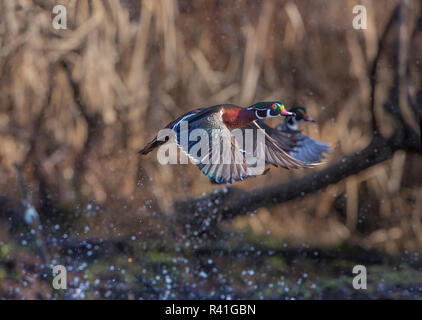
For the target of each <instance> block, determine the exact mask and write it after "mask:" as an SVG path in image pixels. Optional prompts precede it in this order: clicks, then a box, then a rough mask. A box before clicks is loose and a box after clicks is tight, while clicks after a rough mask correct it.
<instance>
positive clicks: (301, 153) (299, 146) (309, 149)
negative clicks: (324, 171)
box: [273, 124, 331, 163]
mask: <svg viewBox="0 0 422 320" xmlns="http://www.w3.org/2000/svg"><path fill="white" fill-rule="evenodd" d="M273 137H274V138H275V139H277V138H278V137H291V138H292V139H295V140H296V145H295V147H294V148H293V150H290V151H289V154H290V155H291V156H292V157H294V158H295V159H298V160H300V161H304V162H311V163H321V162H322V161H323V160H324V159H325V155H324V154H329V153H330V151H331V148H330V145H329V144H327V143H325V142H321V141H318V140H314V139H312V138H310V137H308V136H307V135H305V134H303V133H301V132H300V131H289V130H285V129H284V128H283V126H282V124H280V125H278V126H277V127H276V130H274V132H273Z"/></svg>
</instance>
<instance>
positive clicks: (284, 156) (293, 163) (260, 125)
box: [241, 121, 316, 169]
mask: <svg viewBox="0 0 422 320" xmlns="http://www.w3.org/2000/svg"><path fill="white" fill-rule="evenodd" d="M246 129H252V130H254V131H255V132H260V133H263V134H264V137H265V140H264V143H262V142H260V141H259V139H257V138H256V137H254V144H253V150H254V153H253V155H254V156H256V155H257V151H258V150H263V151H264V153H265V163H266V164H271V165H274V166H276V167H278V166H280V167H283V168H286V169H288V168H312V167H314V166H315V165H316V163H309V162H305V161H302V160H299V159H297V158H295V157H293V156H292V155H290V154H289V153H290V152H292V151H293V150H294V148H295V147H296V139H295V138H288V137H286V136H284V135H281V134H277V135H274V133H275V129H273V128H271V127H270V126H268V125H266V124H265V123H264V122H263V121H259V122H258V121H253V122H251V123H249V124H248V125H246V126H244V127H242V128H241V130H243V131H244V132H245V131H246ZM244 136H246V133H245V134H244ZM247 151H248V150H244V152H245V153H248V152H247Z"/></svg>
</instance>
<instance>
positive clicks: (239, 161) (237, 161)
mask: <svg viewBox="0 0 422 320" xmlns="http://www.w3.org/2000/svg"><path fill="white" fill-rule="evenodd" d="M219 117H220V114H219V112H210V113H202V114H192V115H190V116H189V117H187V118H185V119H184V120H186V122H185V123H182V122H179V123H176V124H175V126H174V127H173V131H174V132H175V138H176V139H175V140H176V143H177V145H178V146H179V148H180V149H181V150H182V151H183V153H184V154H186V155H187V156H188V157H189V158H190V159H191V160H192V162H193V163H194V164H196V165H197V166H198V168H199V170H201V172H202V173H203V174H205V175H207V176H208V177H209V178H210V179H211V181H213V182H216V183H232V181H238V180H243V179H245V178H247V177H251V176H256V175H258V174H261V171H260V169H259V168H257V167H254V166H253V165H251V164H249V163H248V162H247V161H246V159H245V157H244V154H243V153H242V152H241V150H240V149H239V144H238V142H237V140H236V138H235V137H234V136H233V135H232V134H231V132H230V130H229V129H228V128H227V126H226V125H224V123H222V122H221V119H220V118H219ZM263 169H264V168H263ZM263 171H264V170H262V172H263Z"/></svg>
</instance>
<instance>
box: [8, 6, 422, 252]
mask: <svg viewBox="0 0 422 320" xmlns="http://www.w3.org/2000/svg"><path fill="white" fill-rule="evenodd" d="M56 3H61V4H65V5H66V7H67V10H68V27H69V28H68V30H65V31H64V30H61V31H56V30H54V29H53V28H52V27H51V17H52V15H51V8H52V6H53V5H54V4H56ZM365 3H366V5H367V6H368V19H369V20H368V26H369V29H368V30H367V31H355V30H354V29H353V28H352V24H351V21H352V18H353V17H352V9H351V8H352V7H353V5H354V4H355V2H354V1H348V2H340V1H323V0H319V1H312V2H310V1H297V2H296V1H295V2H293V1H246V0H237V1H233V2H232V1H230V2H229V1H192V2H190V1H182V0H181V1H178V2H176V1H170V0H157V1H152V0H151V1H150V0H144V1H142V2H140V3H138V2H137V1H130V0H125V1H115V0H108V1H107V0H104V1H99V0H93V1H86V0H75V1H47V0H46V1H35V0H17V1H10V0H3V1H1V2H0V41H1V45H0V70H1V73H0V84H1V85H0V176H1V177H2V179H1V181H0V193H1V194H5V195H9V196H11V197H17V196H18V189H17V186H16V176H15V172H14V170H13V166H12V165H13V163H22V164H24V166H25V174H26V177H27V179H28V180H29V181H30V183H31V187H32V190H33V197H34V201H35V202H37V201H39V200H40V199H42V197H43V195H42V192H41V191H42V190H41V189H42V188H45V187H47V188H48V190H49V192H50V194H51V197H52V201H53V203H54V204H56V205H59V206H62V207H69V208H71V210H73V208H75V207H76V206H78V205H79V204H84V203H86V202H88V201H89V202H92V201H93V202H95V203H98V204H99V205H100V206H102V207H103V208H104V210H103V214H102V222H101V223H100V224H99V223H98V222H97V221H95V220H94V221H92V223H93V224H94V225H97V229H95V228H94V229H93V231H92V232H93V233H94V234H103V233H104V232H105V230H108V229H109V225H110V223H114V225H115V226H116V228H115V229H113V234H131V233H132V232H134V231H136V230H139V228H143V227H145V225H144V224H143V223H142V224H140V223H139V221H140V220H142V221H144V220H145V219H144V218H145V217H146V216H147V215H148V214H151V213H152V212H154V211H156V210H157V208H160V209H164V210H165V211H166V212H169V210H170V208H171V203H172V202H173V200H174V199H179V198H186V197H189V196H191V195H193V194H200V193H202V192H206V191H208V190H210V189H213V188H215V186H213V185H210V184H209V183H208V181H207V178H206V177H205V176H202V175H201V174H200V173H199V172H198V170H197V169H196V168H195V167H194V166H193V165H190V166H167V167H163V166H160V165H158V163H157V161H156V159H155V157H154V156H149V157H148V158H139V157H138V155H137V154H136V151H137V150H138V149H139V148H140V147H141V146H142V145H143V143H145V142H146V140H148V139H149V138H151V137H152V136H153V135H154V134H155V132H156V131H157V130H158V129H160V128H161V127H163V126H164V125H165V124H167V123H168V122H169V121H171V120H172V119H174V118H175V117H176V116H178V115H180V114H181V113H183V112H186V111H188V110H190V109H193V108H195V107H198V106H208V105H213V104H218V103H226V102H231V103H236V104H240V105H244V106H246V105H249V104H251V103H253V102H254V101H259V100H266V99H281V100H282V101H284V102H285V104H286V105H288V106H289V105H292V104H296V103H300V104H303V105H305V106H306V107H307V108H308V111H309V113H310V114H311V115H312V116H313V117H315V118H316V119H317V120H318V125H317V126H312V125H310V126H308V127H306V128H304V130H305V132H307V133H309V134H310V135H311V136H312V137H314V138H317V139H321V140H323V141H327V142H330V143H332V145H333V146H334V147H335V150H334V152H333V154H332V156H330V160H332V159H338V158H339V156H340V155H344V154H349V153H351V152H353V151H355V150H358V149H360V148H362V147H364V146H365V145H366V144H367V143H368V142H369V139H370V112H369V95H370V93H369V80H368V77H367V70H368V65H369V62H370V61H372V59H373V58H374V55H375V51H376V46H377V37H378V35H379V33H380V32H381V30H382V29H383V27H384V24H385V23H386V19H388V16H389V14H390V13H391V10H392V9H393V7H394V5H395V3H396V1H393V0H391V1H387V0H386V1H366V2H365ZM410 5H411V10H410V11H409V17H408V19H409V25H410V26H412V25H413V23H414V20H415V17H416V12H418V10H417V6H418V3H417V2H416V1H412V2H411V3H410ZM393 40H394V39H393V38H392V39H391V41H390V42H389V43H390V46H391V47H392V44H393ZM420 50H421V48H420V46H419V47H417V46H416V45H415V51H414V52H413V53H412V54H413V55H412V57H413V59H414V60H413V61H416V59H417V57H418V53H419V57H420V53H421V51H420ZM391 54H392V50H391V49H390V50H389V51H388V53H387V54H386V55H385V57H383V60H382V65H381V68H380V72H379V79H378V90H377V94H376V97H377V103H376V110H377V116H378V121H379V123H382V132H383V134H385V135H388V134H391V132H392V123H391V121H390V119H389V118H388V116H386V115H385V112H383V108H382V104H383V101H384V99H385V97H386V94H387V90H388V88H389V85H390V84H391V81H392V80H391V79H392V71H391V70H390V69H389V68H388V58H389V57H390V55H391ZM413 67H414V69H415V70H416V71H417V70H418V69H417V67H416V64H412V68H413ZM412 74H413V76H414V77H418V76H419V75H418V73H417V72H414V70H413V69H412ZM414 81H415V82H416V78H414ZM411 93H412V92H411ZM412 94H413V96H414V95H415V92H413V93H412ZM421 170H422V169H421V159H420V157H418V156H408V155H407V154H405V153H403V152H398V153H396V154H395V155H394V158H393V159H392V160H391V161H387V162H386V163H383V164H380V165H377V166H376V167H374V168H371V169H369V170H367V171H365V172H362V173H360V174H358V175H356V176H353V177H350V178H348V179H346V180H345V181H343V182H341V183H339V184H337V185H334V186H331V187H329V188H327V190H324V192H320V193H318V194H315V195H312V196H308V197H306V198H304V199H301V200H300V201H292V202H291V203H288V204H286V205H282V206H279V207H276V208H273V209H271V210H267V209H262V210H260V211H259V212H258V213H257V214H256V215H255V216H254V217H246V218H239V219H237V220H236V221H234V222H233V224H232V225H233V226H234V227H236V228H242V227H245V226H250V227H251V228H252V229H253V230H254V231H255V232H257V233H271V234H273V235H276V236H279V237H280V238H283V239H290V240H291V241H292V242H294V243H302V242H306V243H311V244H315V245H338V244H340V243H342V242H344V241H347V242H352V243H358V244H360V245H362V246H369V247H372V246H376V247H380V248H383V249H386V250H388V251H389V252H391V253H397V252H398V251H399V250H403V249H408V250H418V251H422V237H421V234H422V233H421V230H422V222H421V212H422V192H421V191H422V190H421V189H422V185H421V183H420V181H421V179H420V178H421V177H422V172H421ZM301 174H303V172H302V171H297V172H287V171H284V170H278V169H271V172H270V174H269V175H267V176H265V177H258V178H256V179H251V180H250V181H247V182H245V183H242V185H241V186H242V187H246V188H248V187H251V186H257V185H259V184H264V183H273V182H276V181H279V180H287V179H290V178H291V177H292V176H295V175H301ZM146 201H147V202H146ZM44 214H46V215H48V213H44Z"/></svg>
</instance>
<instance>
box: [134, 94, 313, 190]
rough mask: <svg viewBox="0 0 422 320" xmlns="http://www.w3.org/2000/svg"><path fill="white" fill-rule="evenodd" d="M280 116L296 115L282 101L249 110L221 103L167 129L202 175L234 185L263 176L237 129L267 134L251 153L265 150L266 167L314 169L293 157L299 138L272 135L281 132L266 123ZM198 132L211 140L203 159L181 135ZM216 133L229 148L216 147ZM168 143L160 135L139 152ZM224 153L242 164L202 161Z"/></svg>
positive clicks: (186, 116) (147, 151) (144, 153)
mask: <svg viewBox="0 0 422 320" xmlns="http://www.w3.org/2000/svg"><path fill="white" fill-rule="evenodd" d="M279 116H284V117H295V113H294V112H291V111H287V110H286V108H285V107H284V105H283V104H282V103H281V102H279V101H267V102H258V103H256V104H254V105H252V106H250V107H247V108H242V107H239V106H236V105H233V104H221V105H216V106H212V107H205V108H199V109H195V110H192V111H190V112H188V113H186V114H184V115H182V116H180V117H179V118H177V119H176V120H174V121H172V122H170V123H169V124H168V125H167V126H166V127H165V128H164V129H168V130H170V131H171V132H172V133H173V139H174V140H175V142H176V144H177V145H178V147H179V148H180V149H181V150H182V151H183V153H185V154H186V155H187V156H189V157H190V158H191V159H192V160H193V162H194V163H195V164H196V165H197V166H198V168H199V169H200V170H201V172H202V173H203V174H205V175H207V176H208V177H209V178H210V180H211V181H212V182H215V183H232V181H238V180H243V179H245V178H247V177H250V176H256V175H259V174H262V173H263V171H260V170H258V169H257V168H256V167H255V166H254V165H253V164H251V163H249V161H248V159H247V156H248V152H247V151H245V150H243V149H242V148H241V147H240V146H243V144H240V146H239V143H238V140H237V138H236V137H235V135H233V134H232V132H233V131H234V129H240V130H241V131H242V132H244V131H245V130H246V129H253V131H254V132H255V134H256V133H257V132H259V133H261V134H263V135H264V137H265V139H264V140H260V141H258V139H254V143H253V148H252V152H250V153H252V155H255V156H256V154H257V152H258V151H257V150H262V152H263V154H264V157H265V164H266V165H268V164H271V165H274V166H276V167H278V166H280V167H283V168H287V169H288V168H311V167H314V166H315V165H317V164H319V163H314V162H309V161H302V160H299V159H297V158H295V157H294V156H292V154H294V149H295V147H296V146H297V139H298V137H297V135H291V136H289V135H287V134H277V135H276V136H277V139H274V138H273V137H272V135H271V133H278V130H276V129H274V128H271V127H269V126H267V125H266V124H265V123H264V120H265V119H267V118H270V117H279ZM267 128H268V129H270V131H271V133H269V132H267V131H266V129H267ZM195 129H202V130H204V131H203V132H206V133H207V134H208V137H209V139H210V141H209V143H208V144H207V150H206V152H203V153H202V151H201V155H200V156H198V154H195V153H196V150H195V148H194V146H195V144H196V143H197V141H189V142H188V143H187V144H183V143H182V136H183V135H184V134H187V135H189V134H190V133H192V132H193V131H194V130H195ZM216 132H218V136H219V137H220V138H223V140H225V141H229V144H230V147H229V148H216V145H215V144H213V143H212V141H211V140H212V138H215V136H216ZM169 140H170V137H169V136H166V137H165V138H163V137H161V138H160V134H159V135H158V136H156V137H155V138H154V139H153V140H151V141H150V142H149V143H147V144H146V145H145V147H144V148H143V149H142V150H140V151H139V153H140V154H142V155H146V154H148V153H150V152H151V151H152V150H154V149H155V148H157V147H159V146H161V145H162V144H164V143H166V142H167V141H169ZM262 141H264V142H262ZM194 150H195V152H194ZM224 152H225V153H229V157H230V159H240V160H241V161H231V162H229V163H227V162H224V161H211V162H210V161H201V160H203V159H205V158H207V159H221V157H223V156H224V155H223V154H222V153H224Z"/></svg>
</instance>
